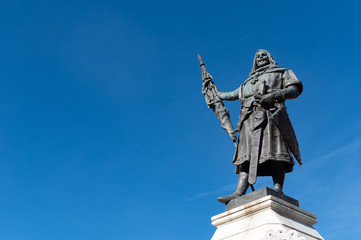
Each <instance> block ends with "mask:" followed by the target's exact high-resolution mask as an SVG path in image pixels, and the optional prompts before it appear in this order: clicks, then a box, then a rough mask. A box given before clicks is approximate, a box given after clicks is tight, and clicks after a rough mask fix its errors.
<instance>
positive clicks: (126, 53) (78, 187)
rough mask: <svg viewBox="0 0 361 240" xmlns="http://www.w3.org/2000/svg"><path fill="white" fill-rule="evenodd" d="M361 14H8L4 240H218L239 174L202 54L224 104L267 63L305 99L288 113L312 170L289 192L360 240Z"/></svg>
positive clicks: (2, 106)
mask: <svg viewBox="0 0 361 240" xmlns="http://www.w3.org/2000/svg"><path fill="white" fill-rule="evenodd" d="M360 8H361V3H360V1H356V0H355V1H333V0H331V1H190V0H183V1H122V0H121V1H110V0H102V1H100V0H98V1H92V0H89V1H79V0H72V1H67V0H54V1H46V0H32V1H24V0H2V1H0V34H1V38H0V51H1V54H0V81H1V86H2V87H1V89H0V239H4V240H5V239H6V240H22V239H26V240H64V239H66V240H95V239H106V240H115V239H117V240H119V239H132V240H140V239H142V240H144V239H146V240H178V239H179V240H181V239H182V240H183V239H210V238H211V236H212V235H213V233H214V231H215V227H213V226H212V225H211V220H210V218H211V217H212V216H214V215H216V214H219V213H221V212H223V211H224V210H225V209H224V206H223V205H222V204H220V203H218V202H217V200H216V199H217V197H218V196H220V195H225V194H230V193H231V192H232V191H233V190H234V187H235V183H236V179H237V175H235V174H234V166H233V165H232V163H231V160H232V156H233V150H234V146H233V144H232V142H231V141H230V140H229V139H228V136H227V134H226V132H225V131H224V130H222V129H221V127H220V124H219V122H218V120H217V119H216V117H215V116H214V114H213V113H212V111H210V110H209V109H207V107H206V104H205V101H204V98H203V96H202V94H201V71H200V68H199V63H198V60H197V57H196V54H197V53H200V55H201V56H202V59H203V61H204V62H205V63H206V66H207V68H208V70H209V71H210V73H211V74H212V75H213V77H214V82H215V83H216V85H217V86H218V88H219V89H220V90H222V91H231V90H234V89H236V88H237V87H238V86H239V85H240V84H241V83H242V82H243V81H244V80H245V79H246V78H247V76H248V74H249V72H250V70H251V67H252V59H253V56H254V54H255V52H256V50H257V49H259V48H264V49H267V50H269V51H270V52H271V54H272V55H273V56H274V58H275V59H276V61H277V62H278V63H279V65H280V66H282V67H285V68H291V69H292V70H293V71H294V72H295V73H296V75H297V76H298V78H299V79H300V80H301V81H302V82H303V84H304V92H303V94H302V95H301V96H300V97H299V98H297V99H295V100H291V101H288V102H287V106H288V109H289V115H290V118H291V120H292V123H293V125H294V128H295V131H296V134H297V136H298V140H299V144H300V148H301V154H302V157H303V162H304V165H303V166H302V167H299V166H295V169H294V172H293V173H291V174H288V175H287V176H286V183H285V187H284V192H285V193H286V194H287V195H289V196H291V197H293V198H296V199H298V200H299V202H300V206H301V207H302V208H304V209H306V210H308V211H311V212H313V213H315V214H317V215H318V220H319V223H317V224H316V225H315V228H316V229H317V230H318V231H319V232H320V234H321V235H322V236H323V237H324V238H325V239H327V240H339V239H348V240H353V239H354V240H358V239H360V235H361V220H360V214H361V204H360V199H361V174H360V170H361V168H360V167H361V150H360V148H361V121H360V119H361V111H360V110H361V106H360V105H361V69H360V55H361V48H360V42H361V29H360V23H361V17H360ZM226 106H227V107H228V109H229V110H230V112H231V117H232V121H233V122H234V123H236V122H237V120H238V113H239V109H240V103H239V102H227V103H226ZM264 186H268V187H272V182H271V179H270V177H266V178H259V180H258V182H257V184H256V185H255V187H256V189H259V188H262V187H264Z"/></svg>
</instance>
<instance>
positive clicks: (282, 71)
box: [265, 66, 292, 73]
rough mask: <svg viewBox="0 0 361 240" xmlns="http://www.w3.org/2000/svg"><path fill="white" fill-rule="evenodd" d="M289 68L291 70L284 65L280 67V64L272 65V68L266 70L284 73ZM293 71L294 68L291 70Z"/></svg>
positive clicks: (267, 71)
mask: <svg viewBox="0 0 361 240" xmlns="http://www.w3.org/2000/svg"><path fill="white" fill-rule="evenodd" d="M288 70H291V69H289V68H282V67H279V66H275V67H272V68H269V69H267V70H266V71H265V73H273V72H281V73H284V72H286V71H288ZM291 71H292V70H291Z"/></svg>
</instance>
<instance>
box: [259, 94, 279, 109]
mask: <svg viewBox="0 0 361 240" xmlns="http://www.w3.org/2000/svg"><path fill="white" fill-rule="evenodd" d="M275 100H276V97H275V95H274V93H268V94H266V95H264V96H263V97H262V98H261V101H260V102H259V103H260V104H261V105H263V106H271V105H272V104H274V103H275Z"/></svg>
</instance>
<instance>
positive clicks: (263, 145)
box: [233, 66, 302, 176]
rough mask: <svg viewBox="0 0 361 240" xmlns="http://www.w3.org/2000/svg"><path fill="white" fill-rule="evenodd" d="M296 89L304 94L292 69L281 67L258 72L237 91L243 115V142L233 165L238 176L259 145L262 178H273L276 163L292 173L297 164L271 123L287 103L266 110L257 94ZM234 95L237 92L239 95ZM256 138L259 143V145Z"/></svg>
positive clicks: (241, 121)
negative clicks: (294, 86)
mask: <svg viewBox="0 0 361 240" xmlns="http://www.w3.org/2000/svg"><path fill="white" fill-rule="evenodd" d="M290 85H296V86H297V87H298V89H299V93H301V92H302V83H301V81H299V80H298V79H297V77H296V75H295V74H294V73H293V71H292V70H290V69H285V68H280V67H278V66H273V67H270V68H268V69H266V70H262V71H256V72H254V73H252V74H251V75H250V77H249V78H248V79H247V80H246V81H245V82H244V83H243V84H242V85H241V86H240V87H239V88H238V89H237V90H235V91H238V98H239V99H240V101H241V104H242V106H241V113H240V119H239V122H238V126H237V128H238V130H239V138H238V143H237V148H236V152H235V154H234V159H233V164H234V165H235V166H236V173H239V172H240V171H241V170H242V167H243V166H245V164H244V163H246V162H249V161H250V159H251V153H252V147H253V152H254V149H255V147H257V146H255V145H258V148H257V150H258V151H259V152H258V154H259V158H258V172H257V175H258V176H270V175H271V165H272V162H273V161H279V162H283V163H284V164H285V171H286V172H292V170H293V165H294V160H293V157H292V154H291V152H290V149H289V147H288V146H287V144H286V143H285V141H284V139H283V137H282V134H281V132H280V130H279V129H278V128H277V126H275V124H274V123H273V122H272V121H270V117H271V115H272V114H273V113H274V112H275V111H276V110H277V109H278V108H280V107H283V106H284V103H276V104H275V106H274V107H273V108H268V109H265V108H264V107H262V106H261V105H259V104H258V103H257V101H255V94H262V92H263V94H264V93H265V91H266V92H267V93H270V92H273V91H275V90H279V89H284V88H286V87H288V86H290ZM235 91H234V92H235ZM255 136H258V137H256V138H258V139H257V141H255Z"/></svg>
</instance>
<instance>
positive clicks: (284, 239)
mask: <svg viewBox="0 0 361 240" xmlns="http://www.w3.org/2000/svg"><path fill="white" fill-rule="evenodd" d="M260 240H306V238H304V237H299V236H298V232H297V231H295V230H289V231H286V230H285V229H280V230H277V231H273V230H271V231H268V232H267V233H266V236H265V237H263V238H261V239H260Z"/></svg>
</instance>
